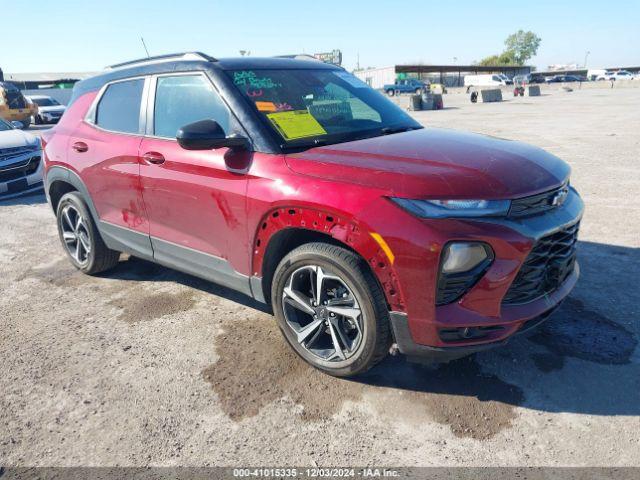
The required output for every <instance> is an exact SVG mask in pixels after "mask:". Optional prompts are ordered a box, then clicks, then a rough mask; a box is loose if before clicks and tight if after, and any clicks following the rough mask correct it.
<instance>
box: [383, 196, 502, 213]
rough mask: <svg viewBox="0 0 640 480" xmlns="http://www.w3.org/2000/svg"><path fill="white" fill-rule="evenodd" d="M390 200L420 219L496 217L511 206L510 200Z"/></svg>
mask: <svg viewBox="0 0 640 480" xmlns="http://www.w3.org/2000/svg"><path fill="white" fill-rule="evenodd" d="M391 200H393V201H394V202H395V203H397V204H398V205H400V206H401V207H402V208H404V209H405V210H408V211H409V212H411V213H413V214H414V215H417V216H418V217H422V218H465V217H496V216H501V215H506V214H507V213H508V212H509V207H510V205H511V201H510V200H411V199H408V198H392V199H391Z"/></svg>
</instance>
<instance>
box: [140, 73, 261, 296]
mask: <svg viewBox="0 0 640 480" xmlns="http://www.w3.org/2000/svg"><path fill="white" fill-rule="evenodd" d="M147 119H148V120H147V128H148V130H147V136H146V137H145V138H144V139H143V140H142V143H141V145H140V158H141V163H140V176H141V181H142V192H143V197H144V203H145V206H146V211H147V213H148V215H149V224H150V235H151V243H152V246H153V251H154V258H155V259H156V260H157V261H158V262H160V263H163V264H165V265H168V266H172V267H175V268H178V269H180V270H183V271H187V272H190V273H194V274H196V275H199V276H202V277H205V278H210V279H212V280H214V281H216V282H218V283H222V284H225V285H228V286H232V287H233V288H236V289H240V290H246V288H244V287H245V286H246V287H247V288H248V280H247V278H246V277H243V278H239V277H238V276H237V275H236V270H237V269H241V270H246V269H247V268H248V267H247V265H246V264H247V263H248V257H249V255H248V251H249V250H250V248H251V247H250V246H249V245H248V243H247V232H246V228H245V226H246V218H245V217H246V207H245V205H246V189H247V178H246V168H248V164H249V162H250V158H251V154H250V153H249V152H246V151H244V152H234V151H231V150H229V149H227V148H220V149H217V150H185V149H183V148H182V147H181V146H180V145H179V144H178V142H177V141H176V133H177V131H178V129H179V128H180V127H182V126H184V125H186V124H189V123H193V122H196V121H199V120H205V119H212V120H215V121H216V122H218V123H219V124H220V126H221V127H222V128H223V130H224V131H225V133H227V135H229V134H230V133H232V132H236V131H237V130H234V129H237V128H239V126H238V125H237V124H236V123H235V119H234V118H233V116H232V115H231V114H230V112H229V110H228V108H227V106H226V105H225V103H224V101H223V100H222V99H221V97H220V95H219V94H218V93H217V91H216V90H215V88H214V87H213V85H212V83H211V81H210V79H209V78H208V77H207V76H206V75H204V74H203V73H200V72H196V73H187V74H168V75H158V76H156V77H153V79H152V83H151V87H150V95H149V106H148V113H147ZM238 282H240V283H242V285H239V284H238Z"/></svg>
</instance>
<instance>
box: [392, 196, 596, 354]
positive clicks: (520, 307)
mask: <svg viewBox="0 0 640 480" xmlns="http://www.w3.org/2000/svg"><path fill="white" fill-rule="evenodd" d="M583 210H584V204H583V202H582V200H581V199H580V197H579V195H578V194H577V192H576V191H575V190H573V189H571V190H570V193H569V195H568V197H567V200H566V201H565V203H564V204H563V205H562V206H560V207H558V208H556V209H554V210H552V211H550V212H547V213H545V214H541V215H538V216H532V217H528V218H520V219H506V218H505V219H489V218H487V219H482V220H478V219H474V220H468V221H467V220H465V221H440V222H442V223H440V224H437V223H436V222H437V221H425V226H426V227H427V229H428V231H427V232H426V233H425V238H424V239H421V240H420V241H424V242H425V243H424V244H427V243H426V239H427V238H433V237H434V233H435V232H437V234H438V235H439V237H438V238H437V243H438V245H444V244H445V243H446V241H450V240H466V241H482V242H486V243H488V244H489V245H491V246H492V248H493V250H494V252H495V260H494V262H493V263H492V265H491V266H490V268H489V269H488V270H487V272H486V273H485V274H484V276H483V277H482V278H481V279H480V280H479V281H478V283H477V284H476V285H475V286H474V287H473V288H471V289H470V290H469V291H468V292H467V293H466V294H465V295H463V297H462V298H460V299H459V300H457V301H456V302H454V303H451V304H448V305H442V306H435V301H434V300H435V281H434V280H433V278H435V276H436V275H437V264H438V260H437V257H438V255H439V254H438V253H435V252H437V251H438V248H437V247H432V250H431V251H432V252H434V253H433V255H432V256H431V257H430V258H431V261H430V267H431V268H430V269H429V270H428V272H425V271H422V273H421V274H420V276H418V275H417V273H418V272H417V271H416V268H415V267H414V269H413V271H412V272H411V273H412V280H413V281H412V282H411V284H408V282H405V283H404V284H403V285H402V290H403V294H404V296H405V298H406V300H407V301H406V309H405V311H404V312H398V311H392V312H391V324H392V328H393V333H394V338H395V342H396V344H397V347H398V350H399V351H400V352H401V353H403V354H406V355H409V356H420V357H427V358H429V359H432V360H435V361H448V360H451V359H455V358H459V357H462V356H465V355H469V354H471V353H475V352H478V351H481V350H486V349H488V348H492V347H495V346H498V345H503V344H504V343H506V342H507V341H508V339H509V338H510V337H511V336H513V335H514V334H516V333H518V332H521V331H523V330H524V329H528V328H529V327H530V326H531V325H532V324H538V323H541V321H540V319H546V318H547V317H548V316H549V315H550V314H551V312H553V311H554V310H555V309H556V308H557V306H558V305H559V304H560V303H561V302H562V301H563V300H564V298H566V296H567V295H569V293H570V292H571V290H572V289H573V287H574V286H575V284H576V282H577V280H578V277H579V273H580V270H579V265H578V264H577V263H576V265H575V268H574V270H573V271H572V272H571V273H570V274H569V275H568V276H567V277H566V278H565V279H564V281H563V282H562V283H561V284H560V285H559V286H558V287H557V288H556V289H555V290H554V291H552V292H550V293H547V294H545V295H542V296H540V297H539V298H536V299H534V300H533V301H529V302H527V303H522V304H507V303H503V301H502V300H503V298H504V296H505V294H506V292H507V291H508V289H509V287H510V286H511V284H512V283H513V281H514V279H515V277H516V275H517V273H518V271H519V269H520V267H521V266H522V263H523V262H524V260H525V258H526V257H527V255H528V254H529V252H530V251H531V250H532V248H533V246H534V245H535V243H536V242H537V241H538V240H540V239H541V238H543V237H548V236H549V235H552V234H554V233H556V232H558V231H560V230H564V229H566V228H568V227H570V226H571V225H574V224H576V223H577V222H579V221H580V219H581V218H582V213H583ZM427 254H428V252H427ZM415 258H416V257H415V256H414V259H413V261H414V264H415V262H416V260H415ZM396 266H397V267H398V265H396ZM405 271H408V270H407V268H406V267H403V270H399V272H400V273H401V275H399V277H400V281H401V282H402V281H403V277H404V275H402V273H403V272H405ZM425 276H426V277H430V280H425V281H423V280H422V278H423V277H425ZM420 282H422V283H420ZM416 285H417V286H418V289H417V290H416ZM412 287H413V288H412ZM465 329H469V330H470V331H473V332H476V333H478V332H481V334H478V335H477V336H475V335H472V336H470V338H463V336H462V335H458V336H456V335H457V334H455V332H464V331H465ZM443 332H447V334H449V332H454V333H451V335H452V336H453V337H448V338H445V337H444V335H443Z"/></svg>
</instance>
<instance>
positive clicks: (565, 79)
mask: <svg viewBox="0 0 640 480" xmlns="http://www.w3.org/2000/svg"><path fill="white" fill-rule="evenodd" d="M586 81H587V79H586V77H580V76H578V75H554V76H553V77H551V78H549V79H548V80H547V83H571V82H586Z"/></svg>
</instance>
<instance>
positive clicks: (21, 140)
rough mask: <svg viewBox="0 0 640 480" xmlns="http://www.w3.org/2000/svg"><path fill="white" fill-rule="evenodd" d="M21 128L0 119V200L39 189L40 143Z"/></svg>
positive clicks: (15, 122) (40, 169) (40, 167)
mask: <svg viewBox="0 0 640 480" xmlns="http://www.w3.org/2000/svg"><path fill="white" fill-rule="evenodd" d="M21 128H23V125H22V124H21V123H20V122H18V121H15V120H14V121H13V122H7V121H6V120H2V119H0V201H1V200H6V199H8V198H13V197H17V196H19V195H24V194H27V193H33V192H36V191H39V190H42V162H41V161H40V159H41V157H42V152H41V149H40V141H39V140H38V138H36V137H35V136H33V135H31V134H29V133H27V132H23V131H21V130H20V129H21Z"/></svg>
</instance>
